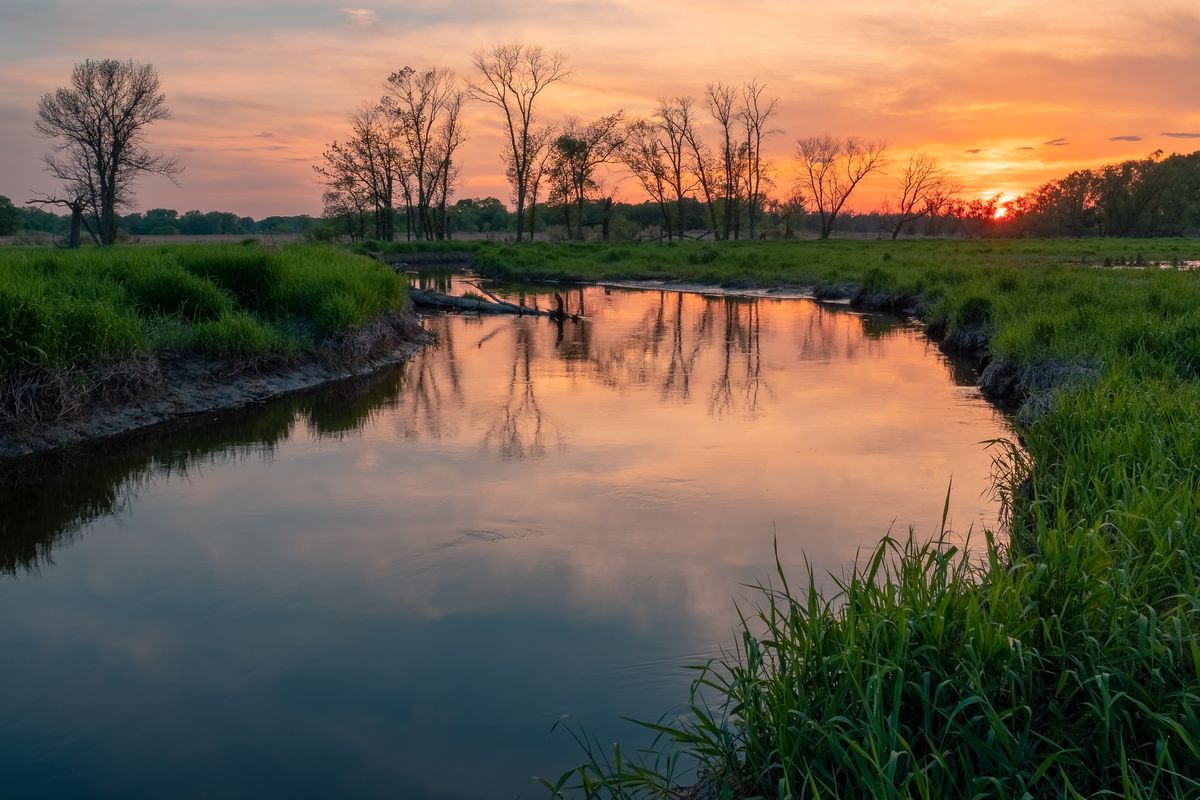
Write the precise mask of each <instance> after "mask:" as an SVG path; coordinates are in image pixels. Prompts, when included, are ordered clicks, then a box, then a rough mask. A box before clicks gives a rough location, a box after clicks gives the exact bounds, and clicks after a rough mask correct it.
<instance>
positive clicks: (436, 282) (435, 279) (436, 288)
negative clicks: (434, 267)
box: [408, 271, 454, 294]
mask: <svg viewBox="0 0 1200 800" xmlns="http://www.w3.org/2000/svg"><path fill="white" fill-rule="evenodd" d="M408 280H409V284H410V285H411V286H412V287H413V288H414V289H420V290H421V291H423V292H441V293H442V294H449V293H450V292H451V291H453V290H452V288H451V286H452V284H453V282H454V273H453V272H441V271H437V272H410V273H408Z"/></svg>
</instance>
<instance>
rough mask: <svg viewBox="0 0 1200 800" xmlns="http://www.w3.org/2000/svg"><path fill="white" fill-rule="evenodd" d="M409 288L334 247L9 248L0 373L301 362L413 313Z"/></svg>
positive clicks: (1, 288) (0, 267)
mask: <svg viewBox="0 0 1200 800" xmlns="http://www.w3.org/2000/svg"><path fill="white" fill-rule="evenodd" d="M405 299H406V289H405V281H404V280H403V279H402V278H400V277H398V276H396V275H395V274H394V273H393V272H392V271H391V270H389V269H388V268H387V267H385V266H383V265H381V264H377V263H375V262H373V261H371V260H369V259H366V258H362V257H358V256H353V255H350V254H347V253H345V252H344V251H340V250H336V249H333V248H325V247H315V246H307V245H305V246H293V247H285V248H282V249H279V250H274V249H268V248H263V247H259V246H257V245H229V246H213V245H204V246H167V247H116V248H111V249H105V250H95V249H85V250H80V251H75V252H70V251H62V250H46V249H34V248H25V249H5V250H4V251H2V252H0V375H3V374H6V373H15V372H20V371H25V370H36V369H45V368H58V367H70V366H79V365H86V364H88V363H90V362H94V361H96V360H100V359H113V358H120V357H123V356H127V355H132V354H135V353H146V352H151V353H172V354H180V355H200V356H209V357H249V356H269V355H285V356H294V355H297V354H299V353H302V352H305V351H308V350H312V349H313V348H316V347H318V346H319V345H320V344H321V343H322V342H324V341H325V340H326V339H327V338H328V337H330V336H332V335H334V334H337V333H339V332H342V331H345V330H347V329H349V328H352V327H355V326H358V325H361V324H362V323H364V322H366V321H368V320H369V319H371V318H372V317H374V316H376V315H378V314H379V313H381V312H383V311H387V310H390V309H397V308H401V307H403V305H404V303H405Z"/></svg>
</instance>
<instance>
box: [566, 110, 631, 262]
mask: <svg viewBox="0 0 1200 800" xmlns="http://www.w3.org/2000/svg"><path fill="white" fill-rule="evenodd" d="M623 120H624V113H623V112H621V111H618V112H616V113H615V114H609V115H607V116H603V117H601V118H600V119H598V120H596V121H595V122H592V123H589V124H588V125H581V124H580V123H579V122H578V121H577V120H573V119H572V120H569V121H568V122H567V125H566V128H565V129H564V130H563V132H562V133H561V134H559V135H558V137H556V138H555V140H554V144H553V148H552V149H553V151H554V152H553V156H552V160H551V164H550V174H551V179H552V181H553V184H554V186H555V187H556V189H557V191H558V193H559V195H560V197H561V199H562V201H563V203H564V206H565V205H567V204H568V203H571V202H573V203H574V204H575V207H576V209H577V215H576V221H577V225H576V234H575V238H577V239H582V238H583V208H584V204H585V203H586V202H587V197H588V192H589V190H591V189H594V188H596V187H597V183H596V178H595V174H596V169H597V167H599V166H600V165H601V164H608V163H611V162H613V161H616V160H617V159H618V158H619V157H620V153H621V147H622V146H623V145H624V143H625V137H626V135H627V134H626V130H625V127H624V126H623V125H622V122H623ZM566 219H567V227H568V234H570V217H569V215H568V216H567V217H566Z"/></svg>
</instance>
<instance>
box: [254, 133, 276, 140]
mask: <svg viewBox="0 0 1200 800" xmlns="http://www.w3.org/2000/svg"><path fill="white" fill-rule="evenodd" d="M254 136H255V138H256V139H274V138H275V134H274V133H273V132H272V131H261V132H259V133H256V134H254Z"/></svg>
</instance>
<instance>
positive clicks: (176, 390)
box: [0, 309, 433, 460]
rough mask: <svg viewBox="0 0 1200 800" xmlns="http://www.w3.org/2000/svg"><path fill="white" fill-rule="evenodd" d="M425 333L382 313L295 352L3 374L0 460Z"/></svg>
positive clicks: (368, 363) (297, 375)
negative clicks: (298, 354)
mask: <svg viewBox="0 0 1200 800" xmlns="http://www.w3.org/2000/svg"><path fill="white" fill-rule="evenodd" d="M432 340H433V339H432V337H431V336H430V335H429V334H428V333H426V332H425V330H424V329H423V328H422V327H421V324H420V321H419V320H418V318H417V316H416V314H414V313H413V312H412V311H411V309H410V310H408V311H405V312H390V313H387V314H384V315H381V316H380V317H378V318H377V319H375V320H374V321H373V322H371V323H370V324H368V325H365V326H363V327H361V328H358V329H355V330H352V331H350V332H348V333H346V334H343V335H342V336H340V337H338V338H337V339H335V340H334V341H332V342H330V343H329V344H328V345H327V346H326V347H324V348H322V349H320V350H318V351H316V352H315V353H312V354H309V355H307V356H304V357H301V358H298V359H297V358H279V357H276V358H267V359H254V360H238V361H228V360H226V361H205V360H201V359H197V358H182V359H180V358H171V357H164V356H156V355H143V356H138V357H136V358H132V359H128V360H125V361H122V362H116V363H113V364H104V365H92V366H89V367H84V368H79V369H74V370H70V371H60V372H57V373H42V374H30V375H23V376H13V377H9V378H6V380H7V381H8V382H9V385H7V386H5V387H4V393H3V394H4V398H5V403H4V407H3V408H2V409H0V460H10V459H15V458H20V457H22V456H28V455H32V454H36V453H46V452H51V451H55V450H61V449H64V448H70V447H74V446H77V445H83V444H89V445H92V444H95V443H98V442H102V441H103V440H105V439H109V438H111V437H116V436H121V435H123V434H128V433H131V432H134V431H138V430H141V429H144V428H148V427H151V426H155V425H161V424H164V423H168V422H171V421H173V420H178V419H183V418H187V417H192V416H196V415H200V414H210V413H215V412H221V411H229V410H232V409H237V408H242V407H244V406H249V405H253V404H256V403H262V402H265V401H267V400H271V399H274V398H276V397H281V396H283V395H287V394H291V393H293V392H298V391H303V390H305V389H311V388H313V387H316V386H320V385H321V384H325V383H329V382H331V381H337V380H341V379H344V378H351V377H354V376H358V375H365V374H368V373H370V372H373V371H375V370H378V369H380V368H381V367H384V366H387V365H389V364H395V363H398V362H401V361H404V360H406V359H407V358H409V357H410V356H411V355H413V354H414V353H416V352H417V351H418V350H420V349H421V348H422V347H424V346H425V345H427V344H429V343H430V342H432Z"/></svg>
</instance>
